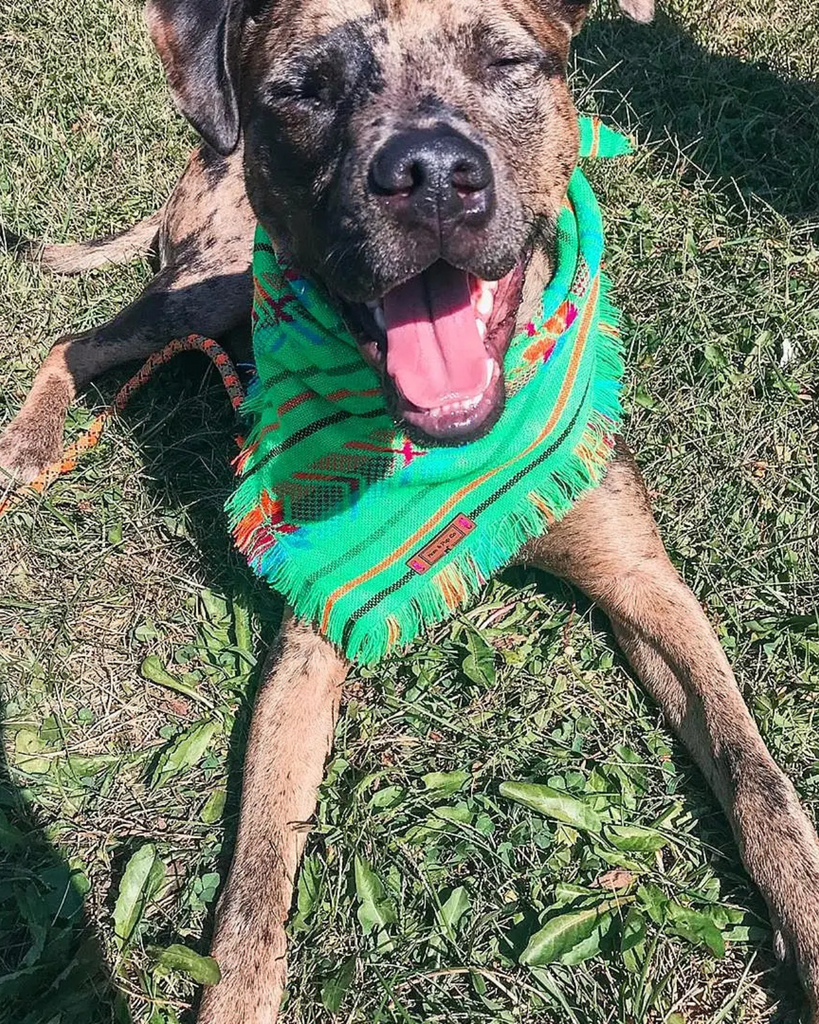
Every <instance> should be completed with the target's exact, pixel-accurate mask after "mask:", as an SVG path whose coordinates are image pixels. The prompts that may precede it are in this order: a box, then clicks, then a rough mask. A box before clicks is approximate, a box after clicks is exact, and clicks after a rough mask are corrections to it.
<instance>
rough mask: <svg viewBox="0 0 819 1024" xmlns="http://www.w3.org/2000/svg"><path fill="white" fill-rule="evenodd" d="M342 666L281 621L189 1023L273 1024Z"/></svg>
mask: <svg viewBox="0 0 819 1024" xmlns="http://www.w3.org/2000/svg"><path fill="white" fill-rule="evenodd" d="M346 673H347V663H346V662H345V661H344V660H343V659H342V658H341V657H339V655H338V654H337V653H336V652H335V651H334V649H333V648H332V647H331V646H330V645H329V644H328V643H327V642H326V641H325V640H322V639H321V637H319V636H318V635H317V634H316V633H315V632H314V631H313V630H312V629H311V628H310V627H309V626H305V625H303V624H302V623H299V622H296V621H295V620H294V619H293V618H288V619H287V620H286V621H285V624H284V625H283V627H282V634H281V636H280V638H279V641H278V644H277V650H276V651H275V652H274V655H273V657H272V659H271V664H270V666H269V667H268V668H267V670H266V673H265V679H264V681H263V683H262V686H261V688H260V690H259V694H258V696H257V698H256V705H255V708H254V712H253V719H252V722H251V727H250V737H249V740H248V745H247V752H246V755H245V768H244V779H243V784H242V804H241V811H240V815H239V831H238V835H237V839H236V849H235V852H234V855H233V864H232V865H231V869H230V875H229V877H228V880H227V884H226V886H225V890H224V893H223V894H222V896H221V898H220V900H219V907H218V910H217V914H216V931H215V935H214V939H213V947H212V952H213V956H215V957H216V959H217V960H218V962H219V967H220V969H221V972H222V980H221V981H220V982H219V984H218V985H215V986H213V987H211V988H207V989H205V992H204V994H203V997H202V1003H201V1006H200V1010H199V1018H198V1020H199V1024H273V1022H274V1021H275V1020H276V1018H277V1016H278V1011H279V1003H280V1001H281V997H282V992H283V990H284V984H285V976H286V959H285V944H286V943H285V932H284V926H285V921H286V919H287V915H288V913H289V911H290V904H291V901H292V895H293V883H294V880H295V876H296V871H297V869H298V865H299V861H300V860H301V855H302V851H303V849H304V842H305V838H306V833H307V829H306V824H307V822H308V821H309V819H310V817H311V816H312V814H313V811H314V810H315V806H316V791H317V789H318V787H319V785H320V783H321V780H322V776H323V772H324V763H325V761H326V759H327V755H328V754H329V752H330V748H331V745H332V739H333V726H334V724H335V720H336V715H337V713H338V705H339V699H340V695H341V684H342V682H343V680H344V677H345V675H346Z"/></svg>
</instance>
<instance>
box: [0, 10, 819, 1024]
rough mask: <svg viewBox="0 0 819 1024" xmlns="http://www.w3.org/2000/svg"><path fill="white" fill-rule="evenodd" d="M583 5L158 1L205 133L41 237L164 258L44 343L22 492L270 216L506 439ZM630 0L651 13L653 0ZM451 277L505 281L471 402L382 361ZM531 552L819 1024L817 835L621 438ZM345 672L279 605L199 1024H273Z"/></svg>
mask: <svg viewBox="0 0 819 1024" xmlns="http://www.w3.org/2000/svg"><path fill="white" fill-rule="evenodd" d="M587 5H588V4H587V2H586V0H480V2H478V0H435V2H434V3H433V2H430V0H291V2H288V3H283V2H280V3H276V2H275V0H273V2H272V3H271V2H267V3H261V4H260V3H256V2H254V0H244V2H242V0H153V2H152V3H151V4H150V5H149V12H148V14H149V25H150V29H151V33H152V35H153V38H154V41H155V42H156V45H157V48H158V50H159V52H160V55H161V57H162V60H163V63H164V65H165V68H166V71H167V74H168V78H169V81H170V84H171V88H172V90H173V92H174V94H175V97H176V100H177V102H178V104H179V106H180V107H181V109H182V111H183V112H184V113H185V114H186V116H187V117H188V118H189V119H190V120H191V121H192V123H193V124H194V125H195V126H196V127H197V129H198V130H199V131H200V132H201V134H202V135H203V136H204V138H205V140H206V142H207V143H208V145H206V146H204V147H203V148H201V149H200V150H198V151H197V152H196V153H195V154H194V156H193V157H192V159H191V162H190V164H189V165H188V168H187V170H186V171H185V174H184V175H183V178H182V180H181V182H180V183H179V185H178V186H177V189H176V191H175V192H174V194H173V195H172V197H171V199H170V200H169V202H168V204H167V205H166V207H165V209H164V213H162V215H161V217H160V216H159V215H157V216H155V217H153V218H149V219H148V221H146V222H144V223H143V224H142V225H139V226H137V228H135V229H132V230H131V231H130V232H126V233H125V234H123V235H121V236H119V237H118V238H115V239H113V240H107V241H104V242H101V243H86V244H85V245H81V246H79V247H76V246H75V247H68V248H67V249H66V248H64V247H62V248H55V247H46V248H45V249H44V250H42V253H41V255H42V257H43V259H44V260H45V262H46V263H50V264H51V265H52V266H54V267H55V268H56V269H61V270H72V269H73V270H79V269H84V268H85V267H87V266H90V265H96V264H97V263H99V262H102V261H104V260H106V259H108V258H112V257H122V256H127V255H132V254H135V253H137V252H140V251H145V250H147V249H151V248H153V249H154V251H155V253H156V255H157V256H158V259H159V263H160V267H161V269H160V270H159V272H158V274H157V276H156V277H155V278H154V280H153V281H152V282H151V283H150V284H149V285H148V287H147V289H146V291H145V293H144V294H143V295H142V296H141V297H140V298H139V299H138V300H137V301H136V302H135V303H134V304H133V305H132V306H130V307H129V308H128V309H126V310H125V311H124V312H123V313H121V314H120V315H119V316H118V317H116V318H115V319H114V320H113V321H112V322H111V323H109V324H106V325H105V326H103V327H100V328H98V329H96V330H94V331H90V332H88V333H87V334H84V335H73V336H69V337H68V338H65V339H63V340H61V341H59V342H58V343H57V344H56V345H55V346H54V348H53V350H52V352H51V354H50V355H49V356H48V358H47V360H46V362H45V364H44V366H43V368H42V369H41V371H40V373H39V374H38V376H37V379H36V381H35V383H34V386H33V389H32V391H31V394H30V396H29V398H28V399H27V401H26V403H25V405H24V406H23V409H22V410H21V412H20V413H19V414H18V416H17V417H16V419H15V420H14V421H13V422H12V424H11V425H10V426H9V427H8V428H7V430H6V432H5V434H4V435H3V438H2V441H0V460H2V465H4V466H5V467H6V469H7V470H8V471H10V472H11V474H13V475H14V476H15V477H17V478H22V479H27V478H31V477H32V476H33V475H34V474H35V473H36V472H37V471H38V470H39V469H40V468H41V467H42V465H43V464H44V463H46V462H48V461H49V460H51V459H52V458H53V457H54V456H55V455H56V454H57V452H58V449H59V446H60V443H61V436H62V426H63V416H64V413H65V408H66V406H67V404H68V402H70V401H71V399H72V398H73V396H74V394H75V392H76V390H77V389H78V388H79V387H82V386H83V385H84V384H85V383H87V382H88V381H89V380H90V379H91V378H92V377H93V376H96V375H97V374H99V373H101V372H102V371H104V370H106V369H108V368H110V367H113V366H116V365H118V364H120V363H122V362H124V361H126V360H130V359H137V358H142V357H145V356H147V355H149V354H150V353H151V352H153V351H155V350H156V349H157V348H159V347H160V346H161V345H162V344H164V342H165V341H166V340H168V339H169V338H170V337H172V336H175V335H182V334H187V333H190V332H200V333H203V334H206V335H211V336H213V335H224V334H225V333H226V332H229V331H232V330H234V329H236V328H240V327H241V326H242V325H243V324H246V322H247V319H248V312H249V306H250V297H251V283H250V276H249V268H248V263H249V250H250V238H251V232H252V229H253V223H254V221H255V219H256V218H259V219H260V220H261V222H262V223H263V224H264V225H265V227H266V228H267V230H268V231H269V233H270V234H271V235H272V236H273V237H274V238H275V239H277V240H278V241H279V242H280V243H282V244H285V245H286V246H287V247H288V248H289V249H290V251H291V252H292V253H294V254H295V256H296V258H297V260H298V262H299V264H300V266H301V267H302V268H303V270H304V271H305V272H307V273H310V274H312V275H314V276H315V277H316V278H318V279H320V280H321V281H322V282H323V284H324V285H325V287H326V288H327V289H328V290H329V291H330V292H331V293H332V294H333V295H334V296H335V297H336V298H337V301H338V302H339V304H340V305H341V306H342V308H343V309H344V310H345V312H346V314H347V316H348V318H349V320H350V323H351V325H352V326H353V327H354V328H355V329H356V330H357V331H358V332H359V335H360V338H361V343H362V353H363V354H364V356H365V358H368V359H369V360H371V361H372V362H373V363H374V365H376V366H377V367H378V368H379V369H380V371H381V373H382V376H383V380H384V387H385V392H386V394H387V396H388V398H389V400H390V402H391V403H392V408H393V410H394V412H395V416H396V418H397V419H400V420H402V421H403V422H404V423H408V424H411V425H412V426H413V427H414V429H415V430H416V431H417V432H419V433H421V434H423V435H425V436H427V437H428V438H434V439H435V440H437V441H438V442H440V443H447V442H449V443H451V442H453V441H457V442H463V441H464V440H468V439H469V438H470V437H475V436H478V435H479V434H480V433H481V432H485V431H486V430H487V429H491V425H492V423H493V422H494V419H495V418H496V417H497V415H498V413H499V411H500V408H501V405H502V401H503V390H504V389H503V380H502V375H501V370H500V367H501V366H502V356H503V352H504V351H505V348H506V346H507V345H508V343H509V339H510V337H511V334H512V332H513V331H514V330H515V327H516V325H520V324H522V323H523V322H525V321H526V320H528V319H529V318H530V317H531V316H532V314H533V312H534V311H535V308H536V304H537V301H538V297H539V295H540V293H541V290H542V288H543V286H544V282H545V281H547V280H548V278H549V275H550V258H551V249H550V243H551V239H552V237H553V232H554V223H555V217H556V214H557V211H558V210H559V208H560V205H561V202H562V200H563V196H564V192H565V189H566V184H567V181H568V178H569V176H570V174H571V171H572V168H573V166H574V164H575V160H576V156H577V129H576V121H575V113H574V110H573V107H572V103H571V100H570V98H569V93H568V90H567V85H566V79H565V65H566V59H567V53H568V49H569V43H570V38H571V36H572V34H573V33H574V32H576V31H577V30H578V29H579V27H580V25H581V23H582V21H583V18H584V15H585V13H586V7H587ZM623 6H627V7H628V9H629V13H631V14H632V15H633V16H637V17H640V18H646V17H650V14H651V10H650V8H651V2H650V0H629V2H628V4H624V5H623ZM220 154H221V155H220ZM242 169H243V171H244V184H243V178H242ZM245 186H246V187H245ZM157 232H158V234H157ZM155 235H157V237H156V242H155V243H154V236H155ZM19 244H20V245H21V246H22V245H24V243H22V242H20V243H19ZM458 274H463V275H471V280H472V282H477V283H478V284H479V285H480V286H481V289H482V290H483V291H485V290H486V289H484V288H483V283H489V282H499V283H498V284H497V285H495V284H491V285H490V286H489V289H488V290H489V292H490V293H491V295H492V297H493V305H492V312H491V313H489V314H488V315H487V316H486V317H485V318H484V330H483V332H482V334H481V337H482V340H483V347H482V349H481V350H479V351H477V355H476V348H475V345H474V339H472V340H471V341H470V342H469V352H468V355H465V356H464V358H465V359H466V358H468V359H470V360H473V361H474V360H476V359H477V360H480V359H483V360H484V365H485V367H486V368H488V370H489V371H491V372H489V373H488V374H487V378H486V381H485V382H484V385H483V390H480V389H479V391H478V393H477V395H476V394H475V393H473V392H470V393H469V394H468V395H462V394H459V393H458V389H457V388H455V389H454V393H453V389H451V388H450V389H449V391H447V388H448V385H449V384H450V383H451V380H449V379H448V377H447V374H448V373H449V371H448V370H447V369H446V366H447V365H448V363H447V360H446V359H444V360H443V361H441V360H440V359H439V360H438V367H437V369H436V370H435V371H434V372H433V371H432V370H430V371H429V373H427V374H426V375H425V374H420V375H418V374H413V373H412V372H411V370H408V369H407V367H406V365H405V364H404V363H402V362H401V360H400V359H398V360H396V359H394V358H393V359H391V352H390V337H389V329H388V330H387V331H386V332H385V330H384V320H383V319H382V318H383V316H384V309H385V306H386V305H388V304H389V303H391V302H393V301H394V297H395V295H396V293H399V292H400V291H401V289H402V288H404V287H405V286H406V285H407V283H408V282H409V284H410V285H412V283H413V282H414V281H415V282H416V284H417V279H419V278H422V279H423V282H424V284H425V287H426V288H427V289H429V288H430V287H432V288H434V287H437V286H438V284H440V282H441V281H445V280H452V279H453V276H455V277H457V275H458ZM436 282H437V283H436ZM385 296H387V303H386V304H385V303H384V302H383V301H382V300H384V297H385ZM477 312H478V311H477V309H476V316H477ZM430 315H431V316H432V318H433V319H434V316H433V314H430ZM387 327H389V325H387ZM466 351H467V345H466V341H464V352H466ZM456 354H457V353H456ZM449 355H452V353H449ZM442 365H443V366H444V369H443V370H442V369H441V366H442ZM444 394H446V395H447V399H448V400H447V402H446V403H444V404H446V405H447V406H449V408H443V406H442V403H441V396H442V395H444ZM476 398H477V400H476ZM519 558H520V560H521V561H526V562H529V563H532V564H535V565H537V566H541V567H542V568H544V569H546V570H548V571H549V572H551V573H554V574H556V575H558V576H560V577H562V578H563V579H566V580H568V581H570V582H571V583H573V584H574V585H576V586H577V587H579V588H580V589H581V590H583V591H584V592H585V593H586V594H588V595H589V597H591V599H592V600H593V601H595V602H596V603H597V604H598V605H599V606H600V607H601V608H602V609H603V610H604V611H605V612H606V613H607V615H608V616H609V618H610V619H611V622H612V624H613V626H614V630H615V633H616V635H617V637H618V639H619V641H620V644H621V645H622V648H623V650H624V651H625V653H626V654H627V656H628V658H629V660H630V662H631V664H632V665H633V667H634V669H635V671H636V672H637V674H638V675H639V676H640V678H641V679H642V681H643V683H644V684H645V686H646V688H647V689H648V691H649V692H650V693H651V694H652V696H653V697H654V698H655V699H656V700H657V702H658V703H659V704H660V706H661V707H662V708H663V710H664V712H665V714H666V716H667V718H668V720H669V721H670V723H671V725H672V727H673V728H674V729H675V731H676V732H677V733H678V735H679V736H680V737H681V739H682V740H683V742H684V743H685V744H686V746H687V747H688V749H689V750H690V751H691V754H692V756H693V757H694V758H695V760H696V761H697V763H698V764H699V766H700V767H701V769H702V771H703V772H704V774H705V777H706V778H707V779H708V781H709V783H710V784H711V785H712V786H713V788H714V791H715V792H716V795H717V797H718V799H719V800H720V802H721V804H722V806H723V807H724V809H725V813H726V814H727V816H728V818H729V820H730V822H731V825H732V827H733V830H734V833H735V835H736V838H737V842H738V845H739V849H740V852H741V855H742V859H743V862H744V864H745V866H746V868H747V870H748V872H749V873H750V875H751V876H752V877H753V879H754V880H755V881H756V883H757V885H758V886H759V888H760V890H761V891H762V893H763V895H764V897H765V899H766V901H767V903H768V906H769V908H770V913H771V919H772V922H773V925H774V929H775V943H776V951H777V953H778V954H779V955H780V956H782V957H784V956H785V955H786V954H790V955H791V956H792V957H793V958H794V961H795V965H796V968H797V970H798V973H799V976H800V978H801V980H802V983H803V985H804V988H805V991H806V993H807V996H808V1002H809V1005H810V1013H811V1016H810V1020H811V1021H812V1024H819V841H817V836H816V833H815V832H814V829H813V827H812V825H811V823H810V822H809V820H808V818H807V817H806V815H805V813H804V811H803V810H802V808H801V807H800V805H799V801H798V798H797V796H796V793H795V791H794V788H793V786H792V785H791V783H790V782H789V781H788V780H787V779H786V778H785V776H784V775H783V774H782V772H781V771H780V770H779V769H778V768H777V766H776V765H775V764H774V762H773V760H772V759H771V756H770V754H769V753H768V751H767V750H766V748H765V745H764V743H763V741H762V739H761V737H760V735H759V733H758V731H757V729H756V726H755V725H754V723H753V720H752V719H751V716H750V714H749V713H748V709H747V708H746V706H745V704H744V703H743V701H742V698H741V696H740V693H739V691H738V689H737V685H736V682H735V680H734V677H733V674H732V672H731V669H730V667H729V665H728V662H727V660H726V658H725V655H724V653H723V651H722V649H721V648H720V646H719V643H718V641H717V638H716V636H715V635H714V633H713V631H712V629H711V627H710V626H709V624H708V621H707V619H706V618H705V616H704V614H703V612H702V609H701V608H700V606H699V604H698V602H697V600H696V598H695V597H694V595H693V594H692V593H691V591H690V590H689V589H688V588H687V587H686V586H685V585H684V584H683V582H682V581H681V580H680V578H679V576H678V575H677V573H676V571H675V570H674V568H673V566H672V565H671V563H670V561H669V559H668V557H667V556H666V553H665V551H664V549H663V545H662V543H661V541H660V538H659V536H658V533H657V529H656V526H655V524H654V521H653V518H652V515H651V512H650V509H649V504H648V500H647V496H646V492H645V489H644V486H643V484H642V481H641V479H640V476H639V473H638V471H637V469H636V467H635V465H634V463H633V461H632V459H631V457H630V455H629V453H628V452H627V451H626V449H625V447H624V446H623V445H622V444H621V445H619V447H618V449H617V452H616V455H615V458H614V459H613V461H612V463H611V465H610V467H609V470H608V473H607V475H606V478H605V481H604V483H603V484H602V485H601V486H600V487H599V488H598V489H597V490H595V491H593V492H591V493H590V494H588V495H587V496H586V497H585V498H583V499H582V500H581V501H580V502H579V503H578V504H577V506H576V507H575V509H574V510H573V511H572V512H571V513H570V514H569V515H568V516H567V517H566V518H565V519H564V520H563V521H562V522H561V523H560V524H559V525H558V526H556V527H555V528H554V529H552V530H551V531H550V532H549V534H548V536H547V537H545V538H544V539H542V540H540V541H537V542H534V543H531V544H529V545H528V546H527V547H526V548H525V549H524V550H522V551H521V553H520V556H519ZM347 670H348V665H347V663H346V662H345V660H344V658H343V657H342V656H341V655H340V654H339V653H338V652H337V651H336V650H334V648H333V647H332V646H330V645H329V644H328V643H327V642H326V641H325V640H323V639H322V638H321V637H320V636H319V635H317V634H316V632H315V631H314V630H313V629H311V628H310V627H309V626H307V625H305V624H303V623H299V622H297V621H295V620H294V619H293V618H292V617H290V618H286V621H285V624H284V626H283V629H282V635H281V637H280V640H279V643H278V648H277V651H276V652H275V654H274V655H273V657H272V659H271V661H270V664H269V668H268V670H267V673H266V676H265V679H264V682H263V684H262V687H261V690H260V693H259V695H258V699H257V704H256V708H255V713H254V718H253V723H252V728H251V734H250V739H249V743H248V749H247V760H246V765H245V777H244V793H243V800H242V808H241V815H240V822H239V830H238V838H237V842H236V850H235V854H234V860H233V865H232V868H231V872H230V877H229V879H228V882H227V885H226V887H225V892H224V894H223V895H222V897H221V900H220V903H219V908H218V913H217V922H216V930H215V936H214V940H213V954H214V955H215V956H216V957H217V958H218V960H219V963H220V966H221V969H222V981H221V982H220V984H219V985H217V986H214V987H211V988H208V989H207V990H206V991H205V993H204V995H203V997H202V1003H201V1008H200V1016H199V1020H200V1022H202V1024H228V1022H236V1024H240V1022H241V1024H262V1022H265V1024H269V1022H272V1021H274V1020H275V1019H276V1016H277V1013H278V1005H279V1000H280V997H281V993H282V989H283V986H284V980H285V931H284V925H285V921H286V919H287V915H288V911H289V908H290V902H291V894H292V886H293V881H294V877H295V874H296V871H297V867H298V863H299V859H300V856H301V853H302V848H303V845H304V839H305V828H304V823H305V822H307V821H308V820H309V819H310V817H311V815H312V814H313V811H314V808H315V801H316V789H317V787H318V785H319V784H320V782H321V777H322V769H323V764H324V761H325V759H326V757H327V754H328V752H329V750H330V744H331V742H332V735H333V725H334V722H335V718H336V714H337V711H338V706H339V698H340V694H341V686H342V682H343V680H344V677H345V675H346V673H347Z"/></svg>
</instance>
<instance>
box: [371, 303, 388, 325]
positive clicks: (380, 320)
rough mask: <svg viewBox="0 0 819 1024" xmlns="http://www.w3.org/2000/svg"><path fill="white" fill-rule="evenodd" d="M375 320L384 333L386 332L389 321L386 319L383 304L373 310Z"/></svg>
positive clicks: (378, 304) (377, 305)
mask: <svg viewBox="0 0 819 1024" xmlns="http://www.w3.org/2000/svg"><path fill="white" fill-rule="evenodd" d="M373 319H374V320H375V322H376V324H377V325H378V327H379V328H380V329H381V330H382V331H386V329H387V321H386V319H385V318H384V310H383V308H382V306H381V303H376V305H375V309H374V310H373Z"/></svg>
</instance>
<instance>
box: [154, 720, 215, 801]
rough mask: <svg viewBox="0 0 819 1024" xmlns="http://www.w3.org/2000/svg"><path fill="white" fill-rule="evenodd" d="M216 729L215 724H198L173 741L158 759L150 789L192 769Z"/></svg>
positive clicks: (203, 752) (206, 747) (208, 744)
mask: <svg viewBox="0 0 819 1024" xmlns="http://www.w3.org/2000/svg"><path fill="white" fill-rule="evenodd" d="M218 729H219V726H218V725H217V723H216V722H200V723H199V724H198V725H194V726H192V727H191V728H190V729H188V730H187V731H186V732H183V733H182V735H181V736H179V737H178V738H177V739H175V740H174V741H173V743H171V745H170V746H169V747H168V748H167V749H166V750H165V751H164V753H163V754H162V756H161V757H160V758H159V762H158V763H157V766H156V768H155V769H154V773H153V775H152V777H151V788H152V789H153V788H155V787H156V786H158V785H160V784H161V783H163V782H166V781H167V780H168V779H169V778H172V777H173V776H174V775H178V774H179V772H182V771H184V770H185V769H186V768H191V767H193V765H195V764H196V763H197V762H198V761H199V760H200V758H202V756H203V755H204V754H205V752H206V751H207V749H208V747H209V746H210V741H211V740H212V739H213V737H214V735H215V734H216V732H217V731H218Z"/></svg>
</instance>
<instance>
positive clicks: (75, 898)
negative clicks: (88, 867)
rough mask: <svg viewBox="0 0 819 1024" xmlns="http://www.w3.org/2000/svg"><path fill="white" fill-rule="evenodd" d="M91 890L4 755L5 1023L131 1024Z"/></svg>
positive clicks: (0, 890)
mask: <svg viewBox="0 0 819 1024" xmlns="http://www.w3.org/2000/svg"><path fill="white" fill-rule="evenodd" d="M0 712H2V704H0ZM86 888H87V885H86V883H85V879H84V876H83V875H82V873H81V872H80V871H78V870H72V868H71V867H70V866H69V864H67V863H66V862H65V860H64V859H63V858H62V857H61V856H60V854H59V853H58V852H57V851H56V850H55V849H54V848H53V847H52V846H51V845H50V843H49V842H48V840H47V839H46V838H45V837H44V836H43V834H42V832H41V831H40V830H39V829H38V827H37V825H36V823H35V820H34V816H33V815H32V813H31V810H30V808H29V806H28V793H27V791H26V790H25V789H22V790H21V789H18V788H17V787H15V785H14V783H13V781H12V779H11V777H10V775H9V771H8V768H7V766H6V763H5V760H4V759H3V755H2V748H0V922H1V923H0V928H2V933H3V944H2V947H0V1024H44V1022H46V1021H54V1020H58V1021H60V1022H61V1024H98V1022H99V1024H102V1022H112V1024H128V1022H129V1021H130V1017H129V1015H128V1008H127V1006H126V1004H125V1001H124V999H123V998H122V996H121V995H120V994H119V993H118V992H116V990H115V989H114V988H113V987H112V986H111V984H110V977H109V973H108V967H107V964H106V962H105V958H104V956H103V952H102V950H101V948H100V945H99V943H98V941H97V939H96V936H95V934H94V931H93V929H92V927H91V926H90V924H89V922H88V920H87V917H86V914H85V910H84V907H83V894H84V892H85V890H86Z"/></svg>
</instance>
